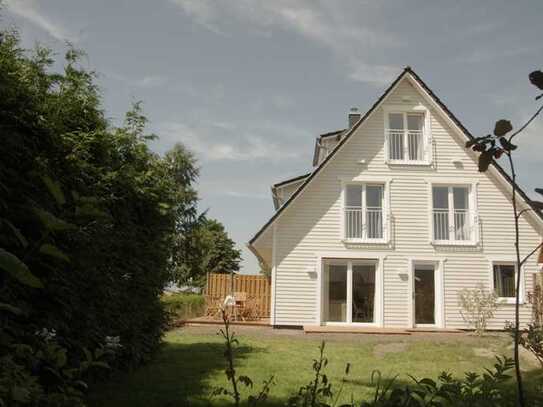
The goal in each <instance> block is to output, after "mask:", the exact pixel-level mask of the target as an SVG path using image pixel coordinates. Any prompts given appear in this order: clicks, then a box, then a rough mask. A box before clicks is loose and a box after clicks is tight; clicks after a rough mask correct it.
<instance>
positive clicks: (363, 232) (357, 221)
mask: <svg viewBox="0 0 543 407" xmlns="http://www.w3.org/2000/svg"><path fill="white" fill-rule="evenodd" d="M383 201H384V186H383V185H382V184H353V185H347V187H346V189H345V238H347V239H370V240H371V239H383V237H384V226H383V223H384V222H383V206H384V205H383Z"/></svg>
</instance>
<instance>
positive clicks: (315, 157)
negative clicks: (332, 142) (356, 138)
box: [313, 129, 347, 166]
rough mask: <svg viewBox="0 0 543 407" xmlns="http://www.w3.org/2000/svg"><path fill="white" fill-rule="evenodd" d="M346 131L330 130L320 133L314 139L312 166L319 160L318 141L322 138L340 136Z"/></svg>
mask: <svg viewBox="0 0 543 407" xmlns="http://www.w3.org/2000/svg"><path fill="white" fill-rule="evenodd" d="M346 131H347V129H341V130H335V131H331V132H328V133H324V134H321V135H319V136H318V137H317V138H316V139H315V150H314V152H313V166H316V165H317V163H318V161H319V143H320V141H321V140H322V139H323V138H328V137H337V136H341V135H342V134H343V133H345V132H346Z"/></svg>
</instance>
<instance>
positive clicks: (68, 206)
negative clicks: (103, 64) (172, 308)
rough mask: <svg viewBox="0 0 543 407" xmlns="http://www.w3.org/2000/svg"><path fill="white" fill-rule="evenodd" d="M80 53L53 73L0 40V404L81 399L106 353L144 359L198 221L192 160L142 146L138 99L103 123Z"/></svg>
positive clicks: (132, 361)
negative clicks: (181, 237)
mask: <svg viewBox="0 0 543 407" xmlns="http://www.w3.org/2000/svg"><path fill="white" fill-rule="evenodd" d="M80 56H81V52H79V51H77V50H74V49H69V50H68V52H67V54H66V61H65V67H64V70H63V71H62V72H52V70H53V66H55V65H54V61H53V58H52V56H51V52H50V51H49V50H47V49H44V48H37V49H36V50H35V51H34V52H33V53H28V52H26V51H25V50H22V49H21V48H20V45H19V38H18V35H17V34H16V33H10V32H0V88H1V89H2V98H0V129H1V133H2V143H0V157H1V160H0V405H10V406H18V405H23V404H28V403H34V404H33V405H39V406H48V405H54V406H64V405H66V406H74V405H78V404H80V403H82V400H83V399H82V395H83V394H84V393H85V391H86V387H87V383H88V382H89V381H92V380H93V379H96V378H98V377H99V376H103V375H104V370H103V369H102V370H97V369H94V368H95V367H98V366H99V365H100V364H101V363H102V362H104V361H103V360H101V359H102V358H103V357H106V356H105V354H103V352H105V351H106V349H113V348H115V349H116V357H115V359H111V360H107V362H108V365H112V366H114V367H127V366H131V365H137V364H138V363H141V362H143V361H145V360H147V359H148V358H149V357H150V353H151V352H152V351H153V350H155V349H156V348H157V347H158V345H159V342H160V339H161V336H162V332H163V328H164V325H165V321H166V319H165V314H164V311H163V308H162V304H161V302H160V294H161V293H162V289H163V287H164V285H165V283H166V281H167V280H168V278H169V277H170V276H171V263H172V259H173V257H174V256H173V253H174V252H175V250H174V249H175V239H174V237H175V235H176V234H177V232H178V228H179V227H181V225H183V224H184V222H185V220H186V218H188V217H191V216H194V214H195V205H196V201H197V199H196V194H195V191H194V190H193V188H192V186H191V182H192V181H193V180H194V178H195V176H196V174H197V169H196V167H195V163H194V159H193V157H192V155H191V154H190V153H189V152H188V151H187V150H185V149H184V147H183V146H176V147H175V148H174V150H173V151H171V152H169V153H167V154H166V155H165V156H164V157H161V156H158V155H157V154H155V153H153V152H152V151H150V149H149V148H148V145H147V142H148V140H150V139H152V138H153V136H151V135H147V134H145V133H144V128H145V122H146V120H145V117H143V115H142V114H141V111H140V106H139V104H136V105H135V106H134V108H133V109H132V110H131V111H129V112H128V113H127V115H126V121H125V123H124V124H123V125H122V126H121V127H112V126H111V125H110V124H109V123H108V121H107V119H106V118H105V115H104V113H103V110H102V106H101V102H100V100H101V97H100V94H99V92H98V90H97V89H98V88H97V86H96V84H95V77H94V74H93V73H92V72H88V71H86V70H85V69H83V68H82V67H81V66H80V65H79V62H78V60H79V58H80ZM44 328H46V329H45V331H44ZM36 332H39V333H40V335H35V333H36ZM41 333H43V335H41ZM52 333H54V335H53V336H54V338H55V339H54V340H53V337H50V336H51V335H52ZM44 335H45V337H44V338H42V339H40V340H38V339H37V338H40V337H41V336H44ZM119 345H121V346H119ZM97 358H98V359H100V360H99V361H98V362H100V363H99V365H96V364H95V362H97V361H96V359H97ZM104 363H105V362H104ZM91 368H92V369H91ZM27 401H28V403H27Z"/></svg>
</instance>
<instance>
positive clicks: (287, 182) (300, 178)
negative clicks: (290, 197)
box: [273, 172, 311, 188]
mask: <svg viewBox="0 0 543 407" xmlns="http://www.w3.org/2000/svg"><path fill="white" fill-rule="evenodd" d="M309 175H311V173H310V172H309V173H307V174H304V175H298V176H297V177H293V178H289V179H286V180H284V181H281V182H278V183H277V184H273V188H277V187H282V186H283V185H287V184H291V183H293V182H296V181H300V180H303V179H304V178H307V177H309Z"/></svg>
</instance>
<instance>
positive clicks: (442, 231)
mask: <svg viewBox="0 0 543 407" xmlns="http://www.w3.org/2000/svg"><path fill="white" fill-rule="evenodd" d="M434 240H449V211H448V210H447V209H445V210H442V209H434Z"/></svg>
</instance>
